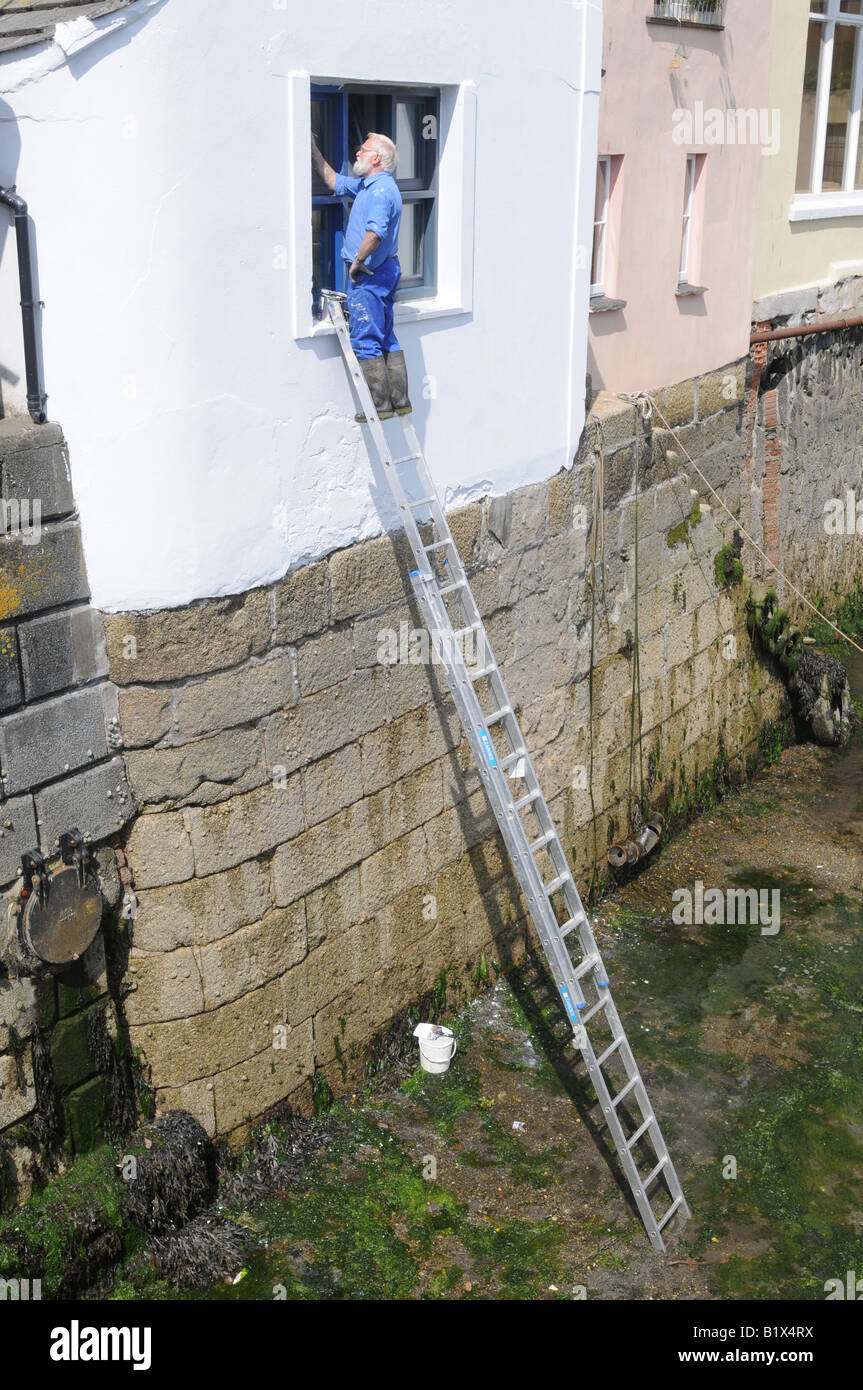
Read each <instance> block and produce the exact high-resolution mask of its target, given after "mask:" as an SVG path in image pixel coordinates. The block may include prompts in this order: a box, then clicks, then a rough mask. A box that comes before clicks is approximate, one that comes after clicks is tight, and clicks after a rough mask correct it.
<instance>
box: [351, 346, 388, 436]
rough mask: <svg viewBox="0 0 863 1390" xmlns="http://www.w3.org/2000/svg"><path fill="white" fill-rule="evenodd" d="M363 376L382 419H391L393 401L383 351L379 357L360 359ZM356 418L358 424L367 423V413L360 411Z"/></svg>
mask: <svg viewBox="0 0 863 1390" xmlns="http://www.w3.org/2000/svg"><path fill="white" fill-rule="evenodd" d="M359 363H360V367H361V368H362V372H363V376H364V377H365V379H366V385H367V386H368V388H369V390H370V392H371V394H372V400H373V401H374V405H375V410H376V411H377V412H378V416H379V418H380V419H381V420H391V419H392V415H393V403H392V401H391V399H390V382H389V377H388V375H387V364H386V360H385V358H384V355H383V353H381V354H380V356H378V357H361V358H360V359H359ZM354 419H355V420H356V422H357V424H358V425H365V424H366V423H367V421H366V417H365V415H363V414H362V412H361V411H360V412H358V413H357V414H356V415H355V416H354Z"/></svg>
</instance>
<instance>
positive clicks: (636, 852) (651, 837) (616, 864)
mask: <svg viewBox="0 0 863 1390" xmlns="http://www.w3.org/2000/svg"><path fill="white" fill-rule="evenodd" d="M664 826H665V822H664V820H663V818H662V816H660V815H659V814H658V813H657V814H655V815H652V816H651V817H650V818H649V820H646V821H645V822H644V825H643V826H642V827H641V829H640V830H639V832H638V834H637V835H636V837H635V839H634V840H625V841H624V842H623V843H622V844H619V845H612V846H611V848H610V850H609V851H608V862H609V864H610V865H611V867H612V869H624V868H626V867H627V866H630V867H631V866H632V865H633V864H637V863H639V861H640V860H642V859H646V858H647V856H648V854H650V851H651V850H652V849H655V847H656V846H657V845H658V844H659V840H660V836H661V835H662V831H663V828H664Z"/></svg>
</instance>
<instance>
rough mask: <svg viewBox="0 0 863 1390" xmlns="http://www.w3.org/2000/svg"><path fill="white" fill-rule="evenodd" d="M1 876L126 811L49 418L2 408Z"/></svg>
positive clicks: (106, 690) (98, 631) (98, 643)
mask: <svg viewBox="0 0 863 1390" xmlns="http://www.w3.org/2000/svg"><path fill="white" fill-rule="evenodd" d="M0 499H2V506H3V518H2V526H0V822H2V824H0V888H3V887H4V886H7V885H8V884H10V883H11V882H13V881H14V879H15V876H16V874H17V872H18V868H19V865H20V861H21V855H22V854H23V853H24V852H25V851H27V850H31V849H39V850H41V851H42V853H43V854H46V855H50V854H52V853H53V852H54V850H55V842H56V840H57V837H58V836H59V834H60V833H61V831H63V830H68V829H69V828H70V827H71V826H73V825H77V826H79V827H80V829H81V830H82V831H86V832H87V833H89V834H90V836H91V837H92V840H93V842H94V843H95V842H98V841H99V840H102V839H105V838H106V837H107V836H109V835H111V834H113V833H116V832H117V831H118V830H120V829H121V828H122V826H123V825H124V823H125V821H126V820H127V819H128V818H129V816H130V815H131V814H132V813H133V811H134V809H135V808H134V803H133V801H132V798H131V793H130V791H129V786H128V783H127V780H126V775H125V769H124V766H123V760H122V757H121V756H120V754H119V749H120V747H121V738H120V733H119V727H118V722H117V721H118V714H117V700H116V692H115V690H114V687H113V686H112V685H111V684H110V682H109V681H107V680H106V676H107V671H108V664H107V656H106V652H105V642H104V635H103V632H102V623H101V619H100V617H99V614H98V613H96V612H95V611H94V610H93V609H92V608H90V607H89V606H88V604H87V599H88V597H89V589H88V586H87V574H86V568H85V565H84V555H83V549H82V545H81V531H80V525H79V522H78V517H77V513H76V511H75V499H74V497H73V494H72V485H71V478H70V472H69V459H68V454H67V450H66V445H65V442H64V440H63V433H62V430H61V429H60V426H59V425H56V424H47V425H34V424H32V423H31V422H29V421H26V420H21V419H19V418H16V417H13V418H10V419H6V420H0Z"/></svg>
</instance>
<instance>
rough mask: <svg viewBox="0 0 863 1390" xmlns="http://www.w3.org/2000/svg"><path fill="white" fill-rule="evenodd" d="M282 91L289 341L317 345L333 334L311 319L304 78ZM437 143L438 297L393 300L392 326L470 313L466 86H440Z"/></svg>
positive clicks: (471, 147)
mask: <svg viewBox="0 0 863 1390" xmlns="http://www.w3.org/2000/svg"><path fill="white" fill-rule="evenodd" d="M345 80H347V79H345ZM381 85H385V84H383V83H382V84H381ZM424 85H426V86H436V85H438V84H436V83H433V82H431V83H426V84H424ZM287 87H288V162H289V168H290V187H291V197H290V208H289V213H288V215H289V220H290V226H291V229H292V242H291V246H290V258H291V273H292V277H293V287H294V293H293V301H294V302H293V323H292V333H293V336H294V338H295V339H303V338H318V337H324V336H325V335H327V334H331V333H334V332H335V329H334V328H333V325H332V324H331V323H329V322H323V321H321V322H316V321H315V319H314V316H313V315H312V286H311V274H312V181H311V174H310V169H311V163H310V157H309V145H310V136H311V78H310V76H309V74H308V73H307V72H292V73H290V74H289V76H288V83H287ZM439 138H440V141H441V149H440V160H439V164H438V195H437V237H438V244H437V283H438V289H437V293H436V294H435V295H433V296H428V297H424V298H420V299H403V300H399V301H398V302H397V304H396V310H395V321H396V323H414V322H420V321H422V320H423V319H436V318H449V317H452V316H455V315H458V314H469V313H470V312H471V310H472V309H473V246H474V189H475V182H476V181H475V178H474V172H475V164H476V86H475V84H474V83H473V82H462V83H460V84H459V85H458V86H452V85H449V86H447V85H443V86H441V111H440V131H439Z"/></svg>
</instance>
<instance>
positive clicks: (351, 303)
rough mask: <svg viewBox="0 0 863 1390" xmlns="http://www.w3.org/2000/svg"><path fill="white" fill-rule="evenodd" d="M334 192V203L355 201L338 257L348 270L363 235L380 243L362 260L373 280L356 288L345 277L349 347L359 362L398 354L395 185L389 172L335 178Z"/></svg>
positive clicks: (363, 279)
mask: <svg viewBox="0 0 863 1390" xmlns="http://www.w3.org/2000/svg"><path fill="white" fill-rule="evenodd" d="M335 192H336V194H337V196H338V197H344V196H345V195H348V196H350V197H353V198H354V204H353V207H352V208H351V215H350V218H349V219H348V230H347V232H346V233H345V244H344V250H343V251H342V256H343V259H344V260H345V262H346V264H347V265H350V264H351V263H352V262H353V260H354V257H355V256H356V254H357V251H358V250H359V248H360V244H361V242H362V239H363V237H364V236H365V234H366V232H375V233H376V234H377V235H378V236H379V237H380V239H381V244H380V246H378V247H377V249H376V250H375V251H373V252H372V254H371V255H370V256H368V257H367V259H366V265H367V267H368V268H369V270H371V272H372V273H371V275H364V274H362V272H361V273H360V276H359V278H358V280H357V283H356V284H354V283H353V281H352V280H351V277H350V275H349V276H348V291H347V293H348V321H349V326H350V334H351V346H352V347H353V349H354V352H355V353H356V355H357V357H358V358H360V359H363V358H369V357H380V355H381V353H384V352H400V351H401V346H400V344H399V340H398V338H397V337H396V335H395V332H394V330H393V307H394V304H395V296H396V290H397V289H398V284H399V280H400V279H401V276H402V271H401V266H400V265H399V258H398V255H397V254H396V253H397V251H398V244H399V228H400V226H401V214H402V197H401V194H400V193H399V190H398V185H397V184H396V181H395V179H394V178H393V176H392V174H391V173H389V171H387V170H382V171H381V172H380V173H378V174H372V175H370V176H369V177H368V178H363V179H356V178H348V177H347V176H346V175H344V174H336V186H335Z"/></svg>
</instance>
